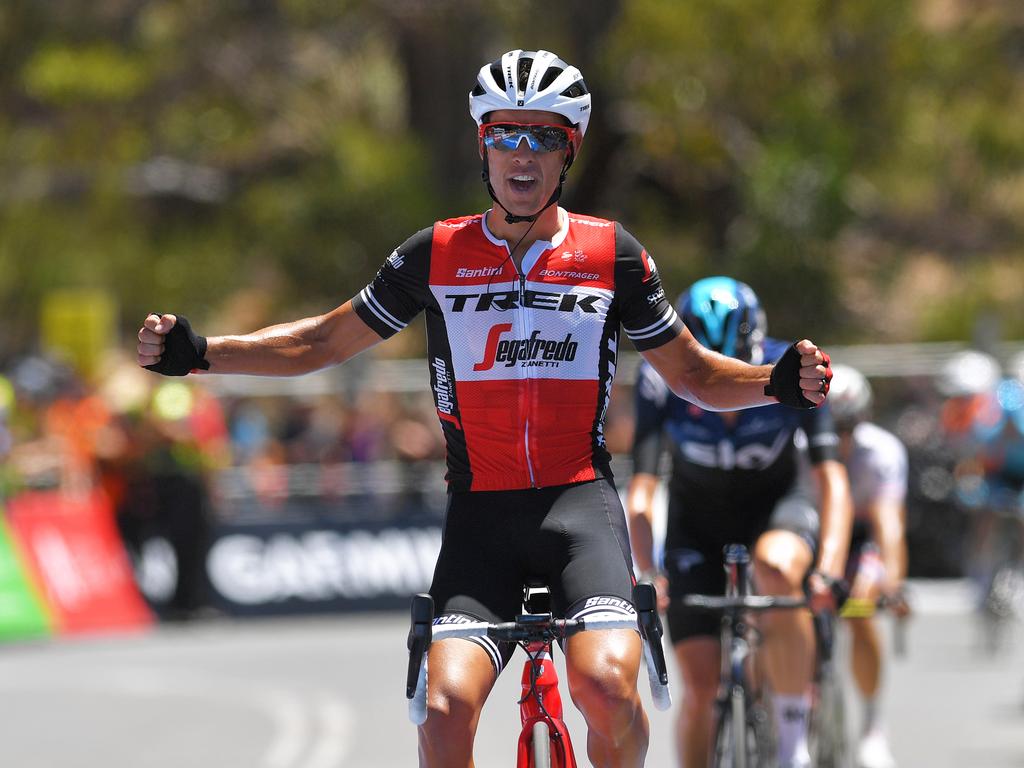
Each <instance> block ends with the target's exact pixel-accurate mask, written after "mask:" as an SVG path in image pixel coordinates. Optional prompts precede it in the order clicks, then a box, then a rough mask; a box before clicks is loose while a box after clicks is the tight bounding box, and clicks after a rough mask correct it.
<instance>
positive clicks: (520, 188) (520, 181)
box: [508, 173, 537, 193]
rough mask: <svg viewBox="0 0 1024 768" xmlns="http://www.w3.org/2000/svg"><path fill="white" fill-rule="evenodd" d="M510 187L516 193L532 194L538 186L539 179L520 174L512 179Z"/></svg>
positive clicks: (509, 182) (509, 181)
mask: <svg viewBox="0 0 1024 768" xmlns="http://www.w3.org/2000/svg"><path fill="white" fill-rule="evenodd" d="M508 185H509V186H510V187H512V190H513V191H515V192H520V193H523V192H530V191H531V190H533V188H534V187H536V186H537V179H536V178H535V177H533V176H530V175H529V174H525V173H520V174H517V175H515V176H513V177H512V178H510V179H509V180H508Z"/></svg>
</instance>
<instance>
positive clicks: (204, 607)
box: [0, 342, 1024, 639]
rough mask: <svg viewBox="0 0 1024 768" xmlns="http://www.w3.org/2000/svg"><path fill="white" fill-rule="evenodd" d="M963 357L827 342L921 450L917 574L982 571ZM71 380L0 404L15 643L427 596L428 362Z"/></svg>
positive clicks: (438, 453) (3, 550) (432, 529)
mask: <svg viewBox="0 0 1024 768" xmlns="http://www.w3.org/2000/svg"><path fill="white" fill-rule="evenodd" d="M964 346H965V345H963V344H956V343H942V344H913V345H880V346H874V345H872V346H855V347H830V351H831V352H832V354H833V360H835V361H837V362H843V363H846V364H849V365H853V366H855V367H857V368H859V369H860V370H862V371H864V373H865V374H867V375H868V376H869V377H870V378H871V380H872V382H873V385H874V388H875V391H876V398H875V401H876V404H877V405H876V418H875V420H876V421H877V422H878V423H880V424H882V425H883V426H885V427H887V428H889V429H890V430H892V431H893V432H895V433H896V434H897V435H898V436H899V437H900V438H901V439H902V440H903V442H904V443H905V444H906V446H907V448H908V453H909V457H910V491H909V497H908V501H907V509H908V521H907V537H908V545H909V550H910V575H911V576H916V577H932V578H946V577H960V576H963V575H964V573H963V570H964V562H965V552H964V546H965V542H966V540H967V539H968V532H969V527H970V521H969V512H968V511H966V510H964V509H963V508H962V506H961V505H960V504H958V503H957V482H958V479H957V475H956V462H957V456H956V455H955V451H953V450H951V448H950V446H949V445H948V444H947V442H946V441H945V440H944V437H943V434H942V430H941V425H940V412H941V410H942V403H943V399H942V397H941V395H940V394H939V393H938V392H936V390H935V387H934V385H933V378H934V375H935V373H936V372H937V371H938V369H939V368H940V366H942V364H943V363H944V362H946V361H947V360H948V359H950V357H951V356H952V355H954V354H956V353H957V352H958V351H961V350H962V349H964ZM1022 350H1024V344H1021V343H1019V342H1018V343H1008V344H1002V345H998V346H997V347H996V348H994V349H992V350H991V351H992V352H993V354H994V355H995V356H996V357H997V358H999V359H1000V360H1001V361H1003V362H1005V361H1007V360H1009V359H1010V358H1011V357H1012V356H1013V355H1014V354H1016V353H1019V352H1020V351H1022ZM638 361H639V356H638V355H637V354H635V353H627V354H623V355H622V356H621V359H620V364H619V373H618V376H617V379H616V385H615V391H614V394H613V397H612V404H611V407H610V409H609V412H608V422H607V428H606V436H607V440H608V447H609V450H610V451H611V452H612V455H613V465H612V466H613V470H614V472H615V475H616V477H617V478H618V480H619V486H620V490H621V489H622V488H624V487H625V484H626V482H627V480H628V478H629V476H630V473H631V471H632V467H631V464H630V459H629V450H630V445H631V439H632V420H633V399H632V383H633V381H634V377H635V367H636V365H637V363H638ZM36 368H38V366H36ZM29 373H31V374H32V376H34V377H35V379H32V376H29V377H28V378H29V379H32V380H38V381H49V379H47V378H46V376H44V375H42V374H41V373H40V370H36V369H32V370H31V371H29ZM23 378H24V377H23ZM57 380H58V381H59V382H60V384H59V386H57V385H54V386H51V387H49V389H47V388H45V387H40V388H38V391H39V392H43V391H44V390H45V392H46V394H45V396H43V395H39V394H38V392H37V393H36V394H34V395H32V396H31V397H24V396H22V395H18V396H17V397H14V396H9V397H7V400H6V401H7V406H6V412H4V409H2V408H0V416H3V418H2V419H0V432H2V431H3V429H4V428H5V425H6V429H7V434H6V438H5V440H6V442H5V440H4V439H0V459H2V463H0V470H2V472H0V503H2V504H3V505H4V511H3V514H2V515H0V639H3V638H10V637H22V636H37V635H46V634H49V633H54V632H56V633H67V632H71V633H74V632H83V631H93V630H99V629H113V628H123V627H129V626H133V627H139V626H146V625H147V624H149V623H151V622H152V621H153V620H154V618H156V619H158V620H169V619H184V618H191V617H194V616H197V615H203V614H204V613H224V614H229V615H237V616H258V615H274V614H294V613H317V612H340V611H365V610H392V609H404V608H405V607H406V605H407V601H408V596H409V595H410V594H412V593H415V592H419V591H424V590H426V589H427V588H428V586H429V584H430V578H431V573H432V570H433V564H434V560H435V558H436V554H437V551H438V548H439V546H440V540H441V531H442V528H443V519H444V510H445V504H446V498H447V496H446V489H445V484H444V472H445V467H444V445H443V440H442V437H441V434H440V430H439V429H438V428H437V423H436V421H437V417H436V413H435V412H434V409H433V401H432V398H431V394H430V391H429V378H428V372H427V366H426V362H425V361H424V360H422V359H413V360H408V359H403V360H393V359H378V358H374V357H372V356H365V357H363V358H357V360H355V361H352V364H350V365H347V366H341V367H339V368H335V369H331V370H327V371H323V372H320V373H317V374H312V375H309V376H305V377H300V378H294V379H289V378H281V379H273V378H264V377H243V376H223V377H221V376H198V377H191V378H189V379H187V380H185V381H181V380H166V379H162V378H160V377H157V376H153V375H152V374H150V373H148V372H146V371H142V370H141V369H139V368H138V367H137V366H135V365H134V363H127V362H126V363H124V364H123V365H122V366H121V367H118V368H116V369H111V371H110V373H109V374H108V375H106V376H105V377H104V378H103V380H102V381H100V382H99V383H97V384H96V385H93V386H91V387H90V386H86V385H84V384H82V383H81V382H77V383H76V382H71V381H70V380H69V379H67V377H64V378H60V377H58V379H57ZM11 381H13V382H14V384H15V385H16V386H15V387H14V389H18V387H19V386H20V387H22V388H24V385H23V384H19V383H18V382H19V379H18V377H17V376H14V375H12V377H11ZM19 391H20V390H19ZM0 437H4V435H0ZM4 446H6V448H5V447H4ZM5 452H6V453H5ZM133 576H134V578H132V577H133Z"/></svg>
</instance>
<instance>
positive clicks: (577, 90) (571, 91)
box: [562, 80, 590, 99]
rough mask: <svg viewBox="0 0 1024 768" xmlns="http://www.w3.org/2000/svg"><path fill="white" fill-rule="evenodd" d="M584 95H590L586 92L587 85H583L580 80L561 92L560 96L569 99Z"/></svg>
mask: <svg viewBox="0 0 1024 768" xmlns="http://www.w3.org/2000/svg"><path fill="white" fill-rule="evenodd" d="M585 93H590V91H588V90H587V84H586V83H584V82H583V81H582V80H577V81H576V82H575V83H573V84H572V85H570V86H569V87H568V88H566V89H565V90H564V91H562V95H563V96H566V97H568V98H570V99H576V98H579V97H580V96H582V95H584V94H585Z"/></svg>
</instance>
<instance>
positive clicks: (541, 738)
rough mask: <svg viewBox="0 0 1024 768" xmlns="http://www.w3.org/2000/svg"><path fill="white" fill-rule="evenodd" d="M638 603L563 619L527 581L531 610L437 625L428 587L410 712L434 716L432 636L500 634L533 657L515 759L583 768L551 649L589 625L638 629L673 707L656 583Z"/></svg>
mask: <svg viewBox="0 0 1024 768" xmlns="http://www.w3.org/2000/svg"><path fill="white" fill-rule="evenodd" d="M633 605H634V606H635V607H636V617H626V616H623V615H621V614H617V613H611V612H608V613H597V614H592V615H590V616H587V617H585V618H581V619H556V618H554V617H553V616H552V614H551V608H550V594H549V593H548V591H547V590H546V589H545V588H544V587H543V586H541V585H537V584H528V585H525V586H524V588H523V608H524V613H522V614H520V615H519V616H516V618H515V620H514V621H508V622H501V623H498V624H490V623H487V622H465V623H460V624H435V623H434V620H435V619H434V601H433V599H431V597H430V595H426V594H419V595H416V596H414V597H413V599H412V622H411V626H410V629H409V642H408V645H409V669H408V675H407V678H406V689H405V695H406V698H408V699H409V719H410V720H411V721H412V722H413V723H415V724H416V725H422V724H423V723H424V722H426V719H427V703H426V694H427V680H428V674H429V672H428V664H427V649H428V648H429V647H430V644H431V642H433V641H434V640H441V639H445V638H450V637H462V638H472V637H489V638H491V639H492V640H496V641H504V642H514V643H516V644H518V645H519V646H520V647H521V648H522V649H523V650H524V651H525V652H526V656H527V659H526V663H525V665H524V667H523V675H522V692H523V695H522V698H520V699H519V711H520V720H521V722H522V730H521V732H520V736H519V741H518V747H517V753H516V754H517V757H516V766H517V768H577V764H576V758H575V755H574V753H573V747H572V741H571V739H570V737H569V731H568V729H567V728H566V726H565V723H564V722H563V721H562V699H561V696H560V694H559V692H558V675H557V673H556V671H555V665H554V657H553V655H552V654H553V646H554V642H555V641H556V640H558V641H561V640H564V639H565V638H568V637H570V636H572V635H575V634H576V633H577V632H582V631H585V630H594V629H638V630H639V631H640V635H641V637H642V638H643V644H644V657H645V659H646V662H647V673H648V678H649V682H650V686H651V696H652V698H653V700H654V705H655V707H657V708H658V709H659V710H667V709H668V708H669V707H671V706H672V700H671V696H670V694H669V690H668V672H667V671H666V668H665V654H664V650H663V648H662V645H661V636H662V627H661V619H660V618H659V616H658V612H657V607H656V606H657V598H656V595H655V591H654V586H653V585H651V584H646V583H643V584H637V585H636V586H635V587H634V588H633Z"/></svg>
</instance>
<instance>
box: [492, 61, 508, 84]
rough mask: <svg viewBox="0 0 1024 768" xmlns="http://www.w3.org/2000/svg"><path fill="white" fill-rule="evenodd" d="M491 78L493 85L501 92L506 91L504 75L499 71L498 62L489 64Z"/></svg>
mask: <svg viewBox="0 0 1024 768" xmlns="http://www.w3.org/2000/svg"><path fill="white" fill-rule="evenodd" d="M491 77H493V78H494V84H495V85H496V86H498V88H500V89H501V90H503V91H504V90H506V89H507V87H508V86H507V85H506V84H505V75H504V73H503V72H502V71H501V62H500V61H496V62H494V63H493V64H491Z"/></svg>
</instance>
